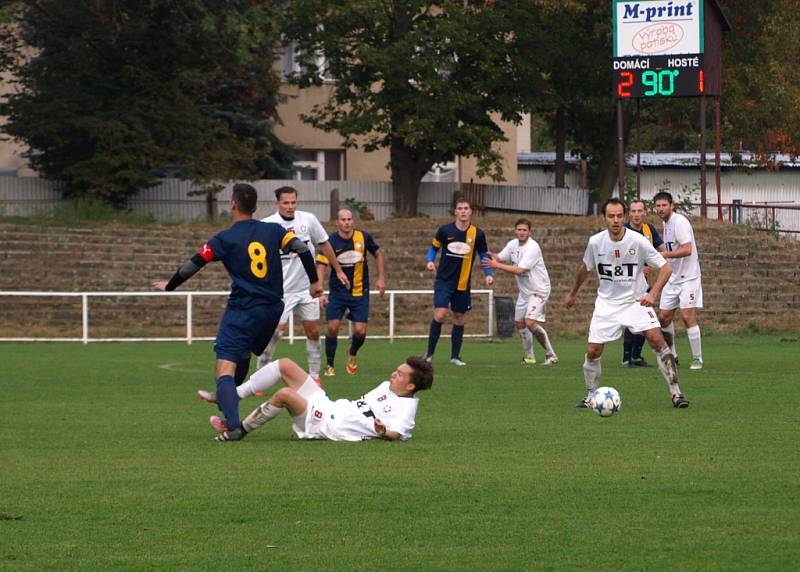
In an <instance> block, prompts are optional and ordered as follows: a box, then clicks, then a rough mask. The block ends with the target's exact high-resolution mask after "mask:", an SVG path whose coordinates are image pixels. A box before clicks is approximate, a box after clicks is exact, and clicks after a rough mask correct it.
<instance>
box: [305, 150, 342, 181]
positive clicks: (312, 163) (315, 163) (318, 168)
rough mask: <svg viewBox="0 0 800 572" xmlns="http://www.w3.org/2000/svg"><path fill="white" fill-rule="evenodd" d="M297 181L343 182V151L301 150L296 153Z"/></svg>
mask: <svg viewBox="0 0 800 572" xmlns="http://www.w3.org/2000/svg"><path fill="white" fill-rule="evenodd" d="M294 167H295V169H296V170H297V172H296V173H295V179H297V180H300V181H341V180H342V151H336V150H334V151H322V150H320V151H317V150H311V149H300V150H298V151H296V152H295V161H294Z"/></svg>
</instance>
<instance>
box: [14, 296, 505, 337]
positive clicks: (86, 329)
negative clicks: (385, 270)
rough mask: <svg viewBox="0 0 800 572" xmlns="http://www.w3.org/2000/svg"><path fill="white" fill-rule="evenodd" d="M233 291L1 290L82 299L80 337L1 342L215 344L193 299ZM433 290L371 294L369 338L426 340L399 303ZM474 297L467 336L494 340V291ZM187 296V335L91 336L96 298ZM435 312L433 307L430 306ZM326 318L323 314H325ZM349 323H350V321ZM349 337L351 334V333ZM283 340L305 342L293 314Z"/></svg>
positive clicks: (429, 299) (426, 301)
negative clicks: (382, 308)
mask: <svg viewBox="0 0 800 572" xmlns="http://www.w3.org/2000/svg"><path fill="white" fill-rule="evenodd" d="M229 294H230V292H226V291H210V292H199V291H193V292H13V291H0V300H2V299H3V298H7V297H11V298H15V297H29V298H56V299H57V298H80V299H81V336H80V337H44V336H42V337H40V336H36V337H2V336H0V342H82V343H84V344H88V343H90V342H176V341H177V342H182V341H185V342H186V343H187V344H191V343H192V342H194V341H213V340H214V338H213V337H205V336H195V335H194V334H193V331H192V330H193V328H192V306H193V301H194V298H196V297H208V296H228V295H229ZM432 294H433V290H386V295H385V298H384V299H383V300H381V298H380V295H379V293H378V292H370V296H371V299H370V306H371V312H374V311H375V308H376V302H377V303H380V302H384V303H386V304H388V314H389V321H388V332H384V333H380V332H375V331H373V330H370V332H369V337H370V338H373V339H388V340H389V341H394V340H396V339H403V338H425V337H427V334H398V333H396V331H397V328H396V319H395V318H396V314H395V309H396V301H397V298H398V297H399V296H400V297H401V296H420V295H426V296H427V298H426V300H425V303H426V304H430V302H431V298H430V296H431V295H432ZM472 294H473V295H478V296H487V304H486V317H485V320H486V322H485V323H486V330H485V332H482V333H475V334H465V337H474V338H492V337H494V290H473V291H472ZM154 296H161V297H166V296H169V297H184V298H186V335H185V336H182V337H174V336H173V337H104V338H93V337H92V336H91V333H90V332H91V327H90V326H91V324H90V318H91V311H90V309H91V308H90V301H91V300H92V299H96V298H113V297H154ZM431 311H432V307H431ZM323 315H324V312H323ZM348 324H349V322H348ZM348 335H349V334H348ZM284 339H286V340H287V341H288V342H289V343H294V341H295V340H299V339H305V337H304V336H303V334H302V332H301V333H299V334H298V333H296V332H295V327H294V315H290V317H289V324H288V328H287V332H286V333H285V334H284Z"/></svg>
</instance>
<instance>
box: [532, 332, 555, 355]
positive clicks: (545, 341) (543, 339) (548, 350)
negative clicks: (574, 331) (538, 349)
mask: <svg viewBox="0 0 800 572" xmlns="http://www.w3.org/2000/svg"><path fill="white" fill-rule="evenodd" d="M532 333H533V335H534V337H535V338H536V340H537V341H538V342H539V343H540V344H541V345H542V347H543V348H544V351H545V355H546V356H547V357H550V356H554V355H556V352H555V350H554V349H553V346H552V344H550V336H548V335H547V331H546V330H545V329H544V328H543V327H541V326H536V329H534V330H532Z"/></svg>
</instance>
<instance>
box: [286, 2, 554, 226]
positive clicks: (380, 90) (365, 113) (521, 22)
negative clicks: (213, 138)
mask: <svg viewBox="0 0 800 572" xmlns="http://www.w3.org/2000/svg"><path fill="white" fill-rule="evenodd" d="M536 4H537V2H535V1H514V2H494V1H492V0H482V1H470V0H441V1H438V2H425V1H421V0H396V1H394V2H386V1H384V0H333V1H329V0H294V1H292V2H290V3H289V7H288V11H287V19H286V25H285V28H284V34H285V38H286V40H287V41H290V42H294V43H295V44H296V45H297V47H298V49H299V54H300V62H301V65H302V71H301V72H300V73H299V74H298V75H297V77H296V78H295V80H296V81H297V83H299V84H300V85H301V86H308V85H310V84H319V83H320V82H321V81H323V79H322V77H323V76H324V77H326V78H330V79H332V80H334V81H335V83H336V89H335V90H334V91H333V95H332V96H331V98H330V99H329V101H327V103H325V104H322V105H319V106H317V107H315V108H314V109H313V110H312V111H311V112H310V113H309V114H308V115H307V116H306V117H304V120H306V121H307V122H309V123H310V124H311V125H313V126H315V127H317V128H319V129H323V130H325V131H335V132H338V133H339V134H340V135H341V136H342V137H343V138H344V140H345V144H346V145H351V146H354V145H363V148H364V149H365V150H366V151H374V150H376V149H379V148H388V149H389V155H390V162H389V166H390V169H391V174H392V182H393V186H394V196H395V211H396V213H397V214H398V215H400V216H413V215H415V214H417V196H418V192H419V183H420V181H421V179H422V177H423V176H424V175H425V174H426V173H427V172H428V170H429V169H430V168H431V166H433V165H434V164H435V163H438V162H442V161H446V160H449V159H452V157H453V156H454V155H458V156H473V157H476V158H477V160H478V165H479V169H480V174H481V175H482V176H483V175H488V176H492V177H495V178H500V177H501V176H502V171H501V161H500V159H501V157H500V155H499V154H498V152H497V149H496V147H495V144H496V143H497V142H499V141H503V140H505V137H504V135H503V133H502V131H501V129H500V127H499V126H498V125H497V124H496V123H495V121H493V119H492V115H493V114H495V116H496V117H500V118H502V119H504V120H507V121H519V120H520V118H521V114H522V113H523V112H524V111H525V110H526V109H527V107H528V106H529V102H530V99H531V97H532V96H534V95H535V94H536V92H537V90H538V86H539V85H540V84H541V75H540V74H539V72H538V69H537V68H536V66H535V56H536V53H535V51H534V50H533V46H532V45H531V43H530V41H529V38H528V36H527V34H528V33H529V31H530V29H531V26H532V25H533V23H534V20H533V10H532V8H533V7H534V6H535V5H536ZM320 55H324V70H322V73H320V70H319V68H318V66H319V62H320V59H319V56H320Z"/></svg>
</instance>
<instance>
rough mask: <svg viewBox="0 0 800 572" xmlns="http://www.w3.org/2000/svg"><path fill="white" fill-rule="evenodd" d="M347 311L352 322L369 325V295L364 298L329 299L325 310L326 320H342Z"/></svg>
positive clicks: (341, 297)
mask: <svg viewBox="0 0 800 572" xmlns="http://www.w3.org/2000/svg"><path fill="white" fill-rule="evenodd" d="M345 310H347V311H348V315H347V317H348V318H349V320H350V321H351V322H362V323H365V324H366V323H367V322H368V321H369V293H367V292H364V295H363V296H358V297H354V296H337V295H336V294H334V295H332V296H329V297H328V307H327V308H326V309H325V318H326V319H328V320H341V319H342V318H343V317H344V312H345Z"/></svg>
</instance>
